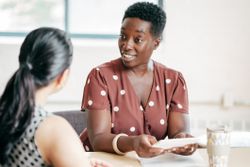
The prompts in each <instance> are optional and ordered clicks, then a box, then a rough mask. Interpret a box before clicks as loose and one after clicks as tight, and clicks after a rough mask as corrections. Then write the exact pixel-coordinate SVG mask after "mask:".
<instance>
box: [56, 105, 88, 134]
mask: <svg viewBox="0 0 250 167" xmlns="http://www.w3.org/2000/svg"><path fill="white" fill-rule="evenodd" d="M54 114H55V115H58V116H61V117H63V118H65V119H66V120H67V121H68V122H69V123H70V124H71V126H72V127H73V128H74V129H75V131H76V132H77V134H78V135H79V134H80V133H81V132H82V131H83V129H84V128H86V127H87V116H88V113H87V112H85V111H80V110H69V111H57V112H54Z"/></svg>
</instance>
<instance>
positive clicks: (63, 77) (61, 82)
mask: <svg viewBox="0 0 250 167" xmlns="http://www.w3.org/2000/svg"><path fill="white" fill-rule="evenodd" d="M69 72H70V70H69V68H67V69H66V70H64V71H63V72H62V74H61V75H59V76H58V77H57V78H56V80H55V90H56V91H58V90H60V89H61V88H62V87H63V86H64V85H65V83H66V82H67V79H68V77H69Z"/></svg>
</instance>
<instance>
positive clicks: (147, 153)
mask: <svg viewBox="0 0 250 167" xmlns="http://www.w3.org/2000/svg"><path fill="white" fill-rule="evenodd" d="M156 142H157V140H156V138H155V137H154V136H150V135H140V136H135V137H134V142H133V147H134V150H135V152H136V153H137V155H138V156H140V157H154V156H157V155H160V154H163V153H164V151H165V150H164V149H162V148H157V147H153V144H155V143H156Z"/></svg>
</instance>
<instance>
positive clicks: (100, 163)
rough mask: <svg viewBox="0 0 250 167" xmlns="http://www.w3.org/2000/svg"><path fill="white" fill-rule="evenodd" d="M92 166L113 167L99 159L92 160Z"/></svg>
mask: <svg viewBox="0 0 250 167" xmlns="http://www.w3.org/2000/svg"><path fill="white" fill-rule="evenodd" d="M90 164H91V167H112V165H110V164H108V163H107V162H104V161H102V160H99V159H91V160H90Z"/></svg>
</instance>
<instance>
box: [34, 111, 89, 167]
mask: <svg viewBox="0 0 250 167" xmlns="http://www.w3.org/2000/svg"><path fill="white" fill-rule="evenodd" d="M35 141H36V143H37V146H38V149H39V152H40V153H41V154H42V158H43V159H44V160H45V161H46V162H47V163H48V164H49V165H52V166H55V167H57V166H58V167H59V166H60V167H68V166H74V167H82V166H90V162H89V160H88V158H87V156H86V154H85V152H84V149H83V146H82V144H81V142H80V140H79V138H78V136H77V134H76V133H75V131H74V130H73V128H72V127H71V126H70V124H69V123H68V122H67V121H66V120H65V119H63V118H61V117H58V116H50V117H48V118H46V119H45V120H44V121H43V122H42V123H41V124H40V126H39V128H38V129H37V131H36V134H35Z"/></svg>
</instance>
